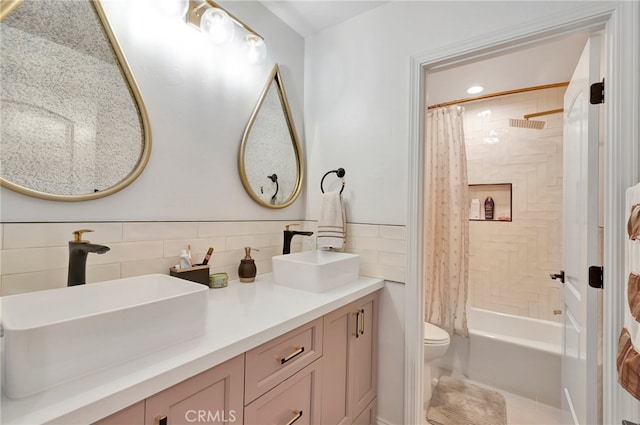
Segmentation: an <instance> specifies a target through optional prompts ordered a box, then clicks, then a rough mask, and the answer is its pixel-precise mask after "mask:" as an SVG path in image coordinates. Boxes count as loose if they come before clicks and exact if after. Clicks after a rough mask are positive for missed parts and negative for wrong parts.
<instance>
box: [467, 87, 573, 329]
mask: <svg viewBox="0 0 640 425" xmlns="http://www.w3.org/2000/svg"><path fill="white" fill-rule="evenodd" d="M564 91H565V88H564V87H561V88H554V89H546V90H539V91H534V92H529V93H522V94H517V95H511V96H503V97H500V98H496V99H494V100H487V101H482V102H474V103H470V104H467V105H464V106H465V113H464V130H465V141H466V148H467V164H468V176H469V184H491V183H512V184H513V193H512V196H513V205H512V207H513V208H512V220H513V221H511V222H484V221H471V222H470V265H469V266H470V272H469V291H470V292H469V294H470V296H469V298H470V302H469V305H471V306H473V307H479V308H483V309H487V310H492V311H498V312H504V313H510V314H516V315H520V316H527V317H532V318H539V319H548V320H555V321H559V318H560V316H558V315H555V314H554V313H553V310H556V309H560V308H561V303H560V295H561V294H560V290H559V283H557V282H556V281H552V280H551V279H550V278H549V274H551V273H558V272H559V270H560V269H561V253H562V251H561V244H562V233H561V232H562V227H561V223H562V222H561V220H562V114H561V113H558V114H553V115H546V116H542V117H536V118H533V119H534V120H540V121H546V125H545V127H544V129H542V130H534V129H525V128H517V127H512V128H510V127H509V118H516V119H522V118H523V115H525V114H530V113H534V112H541V111H547V110H552V109H558V108H562V99H563V94H564ZM483 111H484V112H483ZM486 111H491V112H490V113H488V112H486ZM491 130H493V131H495V132H496V133H497V137H498V138H499V139H500V141H499V142H498V143H495V144H487V143H485V141H484V139H485V138H486V137H488V136H489V132H490V131H491ZM480 202H481V204H482V203H483V202H484V199H481V200H480ZM500 207H502V206H498V205H496V210H499V209H500Z"/></svg>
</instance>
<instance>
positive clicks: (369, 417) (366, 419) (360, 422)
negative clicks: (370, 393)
mask: <svg viewBox="0 0 640 425" xmlns="http://www.w3.org/2000/svg"><path fill="white" fill-rule="evenodd" d="M377 423H378V421H377V419H376V401H375V399H374V400H373V401H372V402H371V403H369V405H368V406H367V407H366V408H365V409H364V411H363V412H362V413H360V415H359V416H358V417H357V418H356V419H355V420H354V421H353V425H376V424H377Z"/></svg>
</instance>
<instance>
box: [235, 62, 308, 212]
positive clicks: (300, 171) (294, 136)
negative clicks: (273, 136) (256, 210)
mask: <svg viewBox="0 0 640 425" xmlns="http://www.w3.org/2000/svg"><path fill="white" fill-rule="evenodd" d="M272 84H275V88H276V89H277V92H278V97H279V99H280V105H281V106H282V112H283V114H284V118H285V121H286V124H287V128H288V130H289V136H290V138H291V144H292V148H293V154H294V156H295V160H296V164H295V167H296V173H297V179H296V182H295V184H294V186H293V190H292V192H291V195H290V196H289V197H288V198H287V199H285V200H284V201H282V202H281V203H268V202H265V201H264V200H263V199H262V198H260V196H258V194H257V192H256V188H253V187H252V186H251V184H250V182H249V177H248V173H247V167H248V166H249V165H248V164H246V161H247V156H246V151H247V144H248V141H249V136H250V134H251V130H252V128H253V125H254V124H255V122H256V118H257V117H258V114H259V112H260V110H261V107H262V106H263V104H264V102H265V99H266V98H267V93H268V92H269V89H270V88H271V85H272ZM238 170H239V172H240V179H241V180H242V185H243V186H244V188H245V190H246V191H247V193H248V194H249V196H250V197H251V199H253V200H254V201H255V202H257V203H258V204H260V205H262V206H263V207H267V208H275V209H278V208H285V207H287V206H289V205H291V204H292V203H293V202H294V201H295V200H296V199H297V197H298V195H299V194H300V190H301V189H302V182H303V180H304V163H303V159H302V154H301V150H300V142H299V139H298V133H297V131H296V128H295V125H294V123H293V118H292V114H291V109H290V107H289V101H288V99H287V94H286V92H285V89H284V84H283V83H282V77H281V76H280V68H279V67H278V64H275V65H274V66H273V69H272V71H271V73H270V74H269V78H268V79H267V84H266V85H265V87H264V90H263V91H262V94H261V96H260V99H259V100H258V103H257V105H256V107H255V109H254V111H253V113H252V114H251V118H250V119H249V123H248V124H247V128H246V129H245V132H244V135H243V136H242V143H241V145H240V154H239V156H238ZM265 174H267V173H265ZM266 177H267V176H266V175H265V178H266Z"/></svg>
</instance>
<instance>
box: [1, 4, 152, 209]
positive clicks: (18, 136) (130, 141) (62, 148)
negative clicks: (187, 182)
mask: <svg viewBox="0 0 640 425" xmlns="http://www.w3.org/2000/svg"><path fill="white" fill-rule="evenodd" d="M0 21H1V22H2V23H0V37H1V39H2V50H1V55H2V57H1V60H0V114H1V116H2V121H1V123H0V150H1V151H2V155H1V160H0V184H2V186H4V187H7V188H9V189H12V190H15V191H18V192H21V193H23V194H26V195H30V196H35V197H39V198H44V199H52V200H59V201H79V200H87V199H95V198H100V197H103V196H106V195H110V194H112V193H114V192H116V191H118V190H121V189H122V188H124V187H126V186H127V185H129V184H130V183H131V182H132V181H133V180H135V178H136V177H138V175H139V174H140V173H141V172H142V170H143V168H144V166H145V165H146V163H147V161H148V159H149V154H150V151H151V136H150V129H149V125H148V120H147V116H146V111H145V108H144V104H143V103H142V98H141V96H140V93H139V91H138V88H137V86H136V84H135V80H134V79H133V76H132V74H131V71H130V70H129V68H128V66H127V63H126V61H125V59H124V56H123V54H122V52H121V51H120V48H119V46H118V44H117V41H116V39H115V37H114V35H113V32H112V31H111V28H110V26H109V23H108V22H107V19H106V16H105V14H104V12H103V10H102V7H101V5H100V2H99V1H98V0H96V1H59V0H3V1H2V5H0Z"/></svg>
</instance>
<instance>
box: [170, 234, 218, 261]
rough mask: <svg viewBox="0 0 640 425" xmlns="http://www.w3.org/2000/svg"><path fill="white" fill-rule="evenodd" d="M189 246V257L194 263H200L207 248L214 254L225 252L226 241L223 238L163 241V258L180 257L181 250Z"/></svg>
mask: <svg viewBox="0 0 640 425" xmlns="http://www.w3.org/2000/svg"><path fill="white" fill-rule="evenodd" d="M188 245H191V256H192V258H193V262H194V263H200V262H202V260H203V259H204V254H206V252H207V250H208V249H209V247H213V250H214V252H216V251H225V250H226V246H227V240H226V238H224V237H218V238H214V237H209V238H192V239H171V240H165V241H164V256H165V257H180V254H182V250H183V249H187V246H188Z"/></svg>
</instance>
